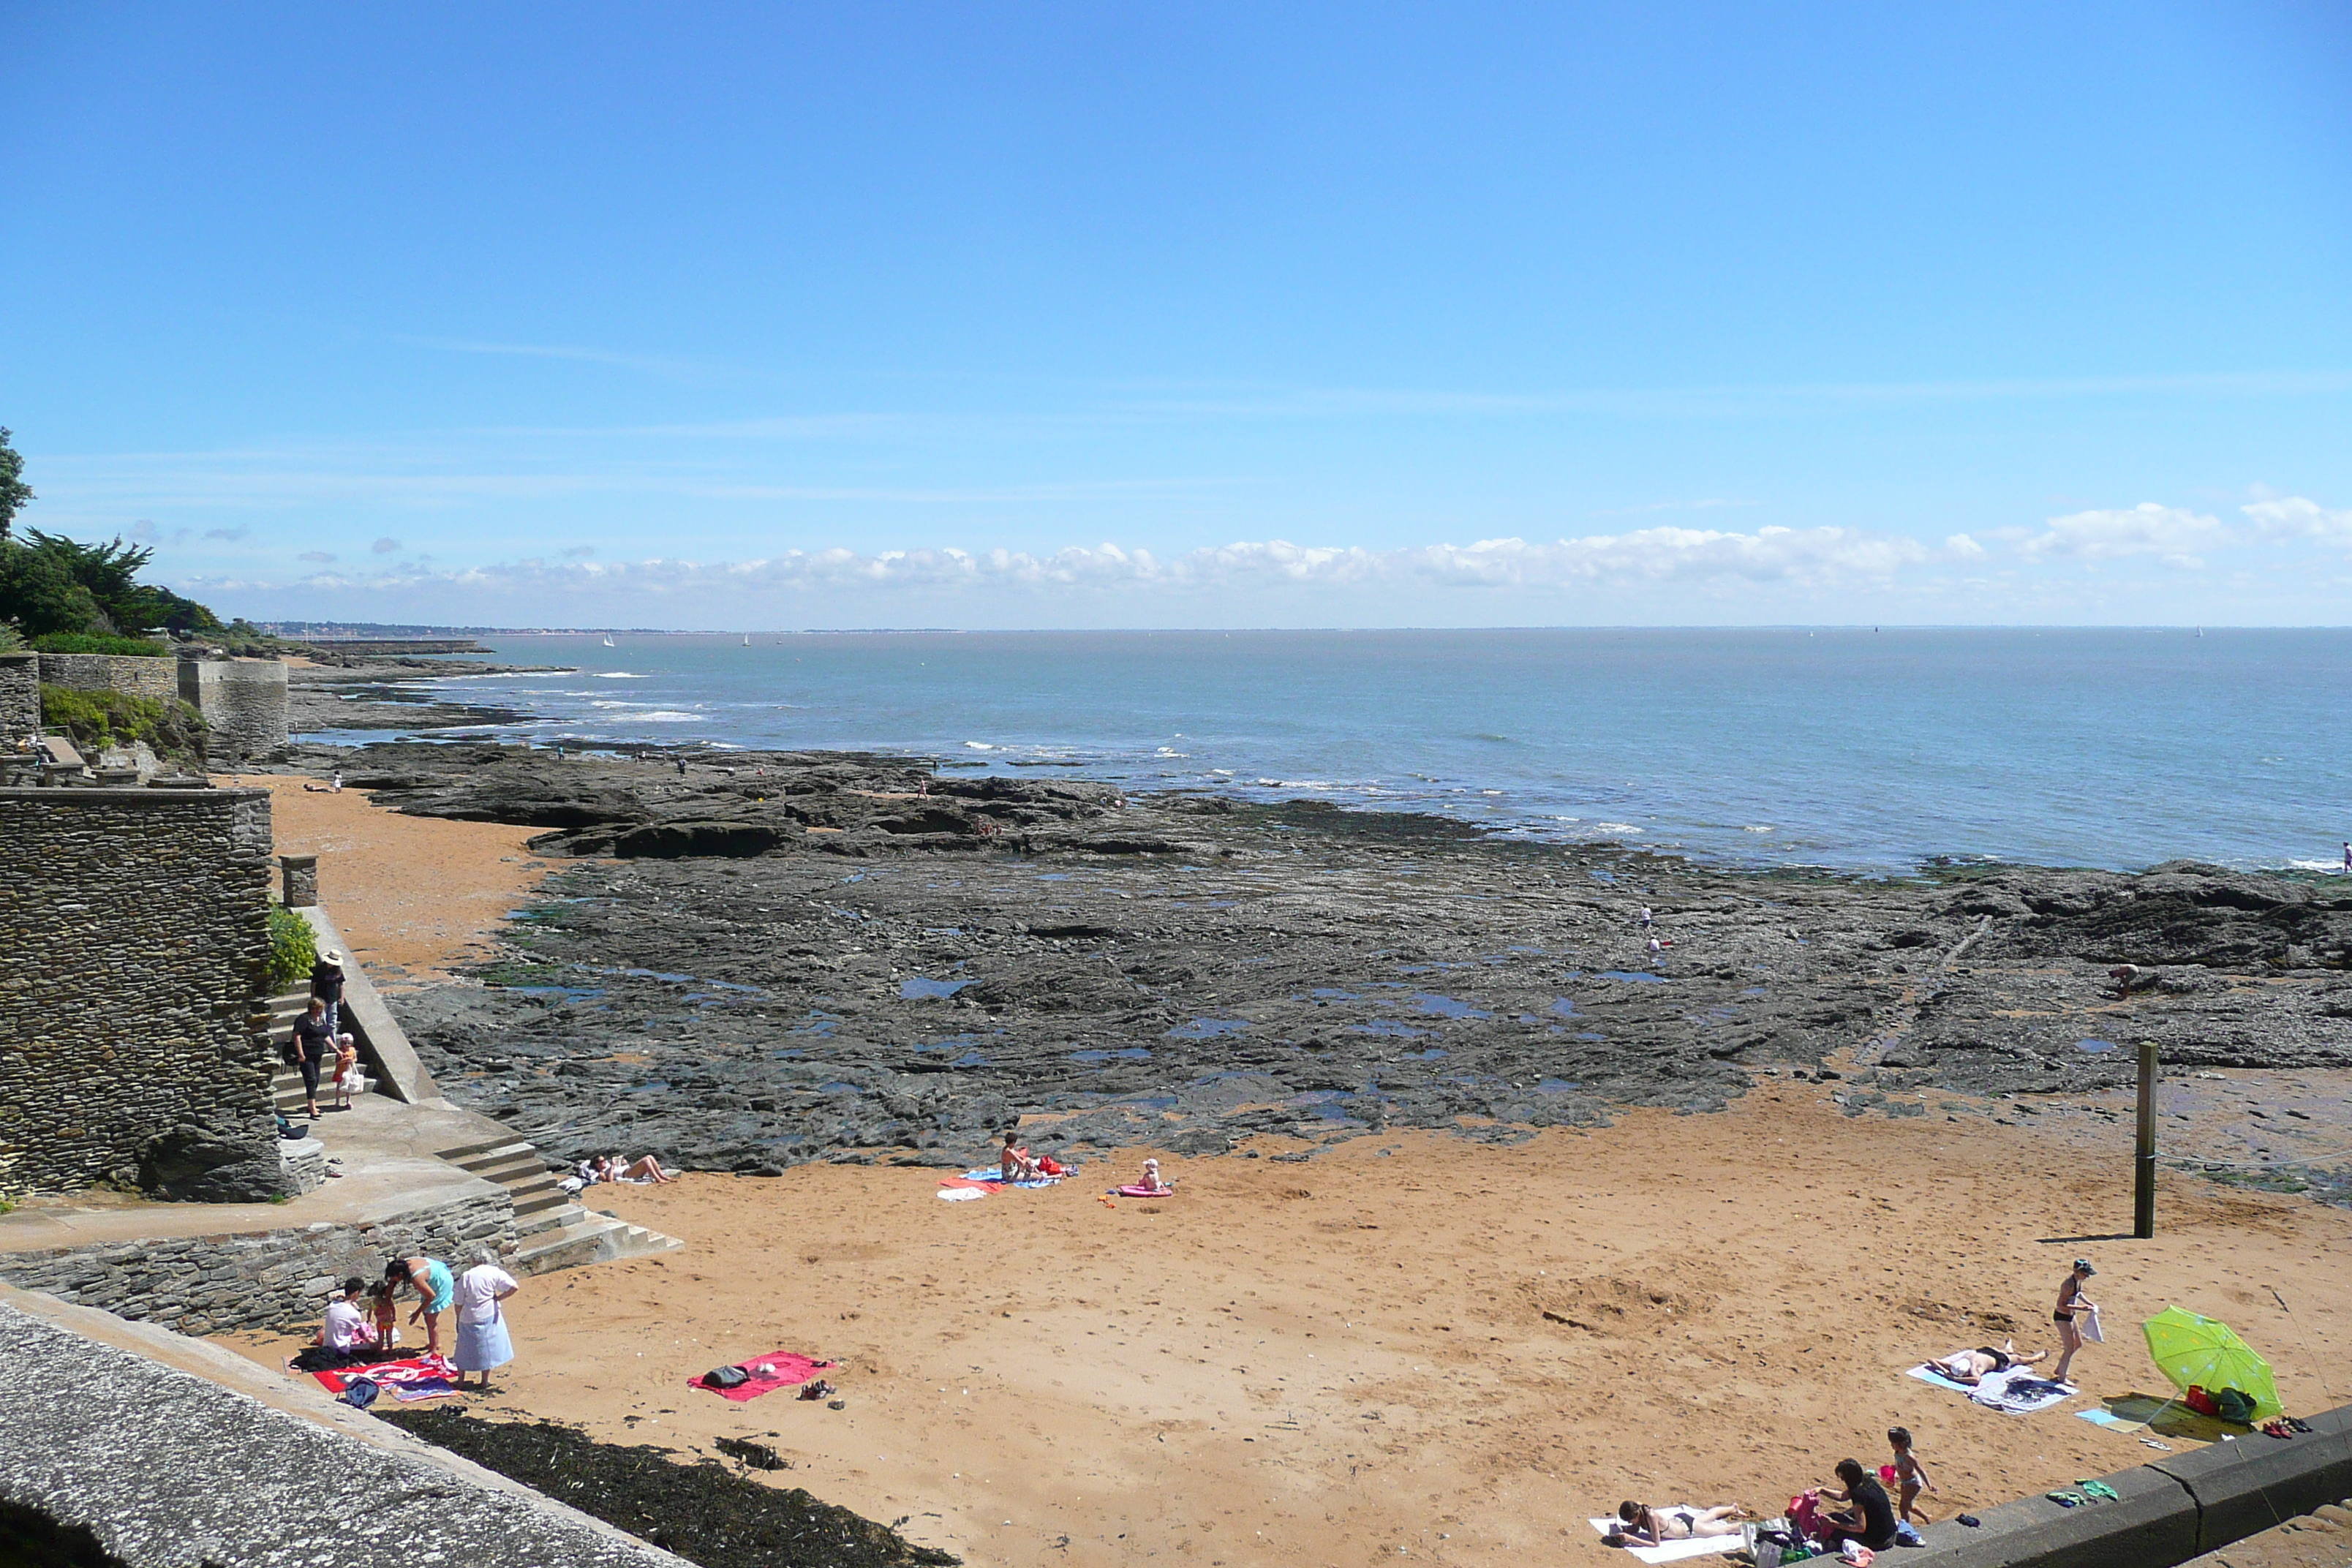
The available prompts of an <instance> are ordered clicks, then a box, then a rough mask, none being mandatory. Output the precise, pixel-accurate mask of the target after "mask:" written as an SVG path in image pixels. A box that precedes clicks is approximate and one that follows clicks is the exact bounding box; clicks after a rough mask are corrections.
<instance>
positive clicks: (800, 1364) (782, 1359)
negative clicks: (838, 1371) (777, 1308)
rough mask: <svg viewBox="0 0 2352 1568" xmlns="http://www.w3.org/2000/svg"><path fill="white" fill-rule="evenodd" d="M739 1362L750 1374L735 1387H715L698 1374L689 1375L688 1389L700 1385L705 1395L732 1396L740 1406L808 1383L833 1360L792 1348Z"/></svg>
mask: <svg viewBox="0 0 2352 1568" xmlns="http://www.w3.org/2000/svg"><path fill="white" fill-rule="evenodd" d="M736 1364H737V1365H738V1366H740V1367H741V1368H742V1369H743V1371H744V1372H745V1373H747V1374H748V1375H747V1376H746V1377H745V1379H744V1381H743V1382H741V1383H740V1384H737V1385H736V1386H734V1387H733V1388H713V1387H711V1386H710V1385H709V1384H707V1383H705V1382H703V1381H702V1379H700V1378H698V1377H689V1378H688V1379H687V1380H686V1385H687V1386H688V1388H698V1389H700V1390H702V1391H703V1392H704V1393H705V1394H717V1395H719V1398H721V1399H730V1400H733V1401H734V1402H735V1403H736V1404H738V1405H740V1404H742V1403H743V1402H744V1401H746V1400H750V1399H757V1398H759V1397H760V1395H761V1394H773V1393H774V1392H775V1391H776V1390H777V1389H779V1388H791V1387H793V1385H794V1384H803V1383H806V1382H807V1381H808V1380H809V1379H810V1378H812V1377H814V1376H815V1375H816V1373H817V1369H818V1368H819V1367H824V1366H831V1365H832V1364H833V1363H831V1362H829V1361H811V1360H810V1359H809V1358H808V1357H806V1356H804V1355H795V1354H794V1353H793V1352H791V1351H770V1352H768V1353H767V1354H766V1355H757V1356H753V1357H751V1359H750V1360H749V1361H743V1362H738V1363H736Z"/></svg>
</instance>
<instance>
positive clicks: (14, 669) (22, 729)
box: [0, 653, 41, 747]
mask: <svg viewBox="0 0 2352 1568" xmlns="http://www.w3.org/2000/svg"><path fill="white" fill-rule="evenodd" d="M40 728H41V656H40V655H39V654H37V653H0V747H13V746H15V745H16V742H19V741H21V740H24V739H25V738H26V736H28V735H35V734H38V733H39V732H40Z"/></svg>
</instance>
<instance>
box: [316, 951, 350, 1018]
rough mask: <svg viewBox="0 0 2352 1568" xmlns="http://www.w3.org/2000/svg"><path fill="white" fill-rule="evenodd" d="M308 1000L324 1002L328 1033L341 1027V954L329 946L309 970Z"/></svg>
mask: <svg viewBox="0 0 2352 1568" xmlns="http://www.w3.org/2000/svg"><path fill="white" fill-rule="evenodd" d="M310 1000H312V1001H313V1002H323V1003H325V1004H326V1006H327V1032H328V1033H329V1034H334V1033H335V1032H336V1031H337V1030H339V1029H341V1027H342V1023H343V955H342V954H341V952H337V951H336V950H335V949H333V948H329V949H327V951H326V952H322V953H320V955H319V962H318V964H317V965H316V966H315V967H314V968H312V970H311V971H310Z"/></svg>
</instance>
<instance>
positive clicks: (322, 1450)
mask: <svg viewBox="0 0 2352 1568" xmlns="http://www.w3.org/2000/svg"><path fill="white" fill-rule="evenodd" d="M247 1389H249V1390H250V1391H251V1392H246V1391H245V1390H247ZM0 1432H5V1434H6V1440H5V1442H0V1557H6V1556H7V1551H8V1549H9V1548H10V1546H11V1544H12V1543H11V1542H10V1539H9V1537H10V1532H11V1529H12V1521H11V1520H10V1517H9V1516H11V1515H17V1516H19V1517H21V1513H22V1512H29V1513H30V1514H32V1515H34V1516H36V1517H37V1518H38V1519H41V1520H46V1521H48V1522H49V1523H50V1524H51V1525H53V1526H55V1527H58V1529H60V1530H61V1531H64V1532H65V1534H66V1536H67V1538H68V1540H71V1539H73V1538H76V1537H80V1536H81V1535H82V1532H84V1531H87V1532H88V1538H89V1539H92V1540H94V1541H95V1543H96V1545H97V1547H98V1548H99V1549H100V1551H102V1552H105V1553H106V1554H107V1559H108V1560H110V1561H111V1562H114V1563H123V1564H127V1565H128V1568H199V1565H200V1564H205V1563H236V1564H238V1565H239V1568H293V1565H295V1564H303V1565H306V1568H307V1565H310V1564H318V1563H331V1564H334V1565H335V1568H377V1565H381V1568H414V1565H415V1563H418V1562H419V1561H425V1562H441V1563H518V1564H521V1563H545V1564H556V1563H562V1564H564V1565H565V1568H572V1565H573V1564H577V1565H579V1568H683V1562H684V1560H683V1559H681V1558H677V1557H675V1556H672V1555H671V1554H670V1553H668V1552H664V1551H661V1550H660V1549H658V1548H656V1547H653V1546H648V1545H646V1543H645V1542H641V1541H637V1540H635V1539H634V1538H632V1537H630V1536H627V1535H624V1534H622V1533H621V1532H620V1531H616V1530H614V1529H613V1528H611V1527H610V1526H608V1525H605V1524H604V1523H601V1522H600V1521H596V1520H593V1519H590V1518H589V1517H588V1516H587V1515H585V1514H583V1513H579V1512H576V1511H575V1510H572V1509H569V1508H566V1507H564V1506H563V1505H562V1504H561V1503H558V1502H555V1501H553V1500H551V1499H548V1498H544V1497H541V1495H540V1494H539V1493H537V1492H534V1491H531V1490H530V1489H528V1488H524V1487H520V1486H518V1485H516V1484H515V1483H514V1482H512V1481H509V1480H507V1479H504V1478H503V1477H500V1476H496V1475H493V1474H491V1473H490V1472H489V1471H488V1470H485V1469H482V1468H480V1467H478V1466H476V1465H473V1464H469V1463H467V1461H466V1460H463V1459H460V1458H457V1456H455V1455H453V1454H447V1453H444V1452H443V1451H441V1450H440V1449H437V1448H435V1447H432V1446H431V1445H430V1444H427V1443H424V1442H421V1441H418V1440H417V1439H415V1438H413V1437H410V1436H408V1435H407V1434H405V1433H404V1432H400V1431H398V1430H396V1429H395V1428H393V1427H390V1426H385V1425H384V1424H383V1423H382V1422H379V1421H377V1420H376V1419H375V1417H374V1416H373V1415H362V1414H361V1413H360V1412H358V1411H355V1410H352V1409H349V1408H347V1407H345V1406H342V1405H337V1404H335V1403H334V1402H333V1401H332V1400H331V1399H329V1398H328V1397H327V1395H326V1394H325V1392H324V1391H323V1390H321V1389H320V1387H319V1386H318V1385H317V1384H315V1383H312V1382H310V1380H309V1379H303V1380H301V1381H300V1382H297V1381H296V1380H294V1379H292V1378H282V1379H273V1378H272V1376H271V1374H270V1373H268V1371H267V1370H266V1369H263V1368H259V1367H256V1366H254V1365H253V1364H252V1363H248V1362H246V1361H244V1360H243V1359H242V1358H240V1357H237V1356H236V1355H233V1354H232V1353H231V1352H227V1351H225V1350H222V1349H220V1348H219V1347H217V1346H215V1345H208V1344H205V1343H204V1342H201V1341H196V1340H189V1339H184V1338H183V1337H181V1336H180V1335H177V1334H173V1333H171V1332H169V1331H166V1330H163V1329H158V1328H154V1327H152V1326H151V1325H147V1324H142V1323H127V1322H124V1321H121V1319H117V1318H112V1317H110V1316H108V1315H107V1314H106V1313H103V1312H98V1311H95V1310H91V1309H89V1308H86V1307H69V1306H66V1305H64V1304H63V1303H60V1302H56V1301H52V1300H45V1299H42V1298H38V1297H28V1296H25V1295H21V1294H18V1293H16V1292H13V1291H11V1292H7V1293H6V1299H5V1300H0ZM20 1510H21V1512H20ZM27 1544H29V1543H27ZM8 1560H9V1561H16V1558H14V1557H8ZM36 1560H39V1559H36ZM67 1560H68V1561H77V1562H78V1561H82V1560H83V1559H82V1558H79V1557H74V1558H69V1559H67Z"/></svg>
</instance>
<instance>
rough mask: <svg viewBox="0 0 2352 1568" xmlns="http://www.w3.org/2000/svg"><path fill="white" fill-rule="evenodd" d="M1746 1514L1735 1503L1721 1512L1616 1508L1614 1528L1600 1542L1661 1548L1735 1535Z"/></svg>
mask: <svg viewBox="0 0 2352 1568" xmlns="http://www.w3.org/2000/svg"><path fill="white" fill-rule="evenodd" d="M1746 1511H1747V1510H1745V1509H1743V1508H1741V1507H1739V1506H1738V1504H1737V1503H1734V1504H1730V1505H1728V1506H1727V1507H1724V1508H1670V1509H1654V1508H1652V1507H1650V1506H1649V1505H1648V1504H1646V1503H1638V1502H1621V1503H1619V1504H1618V1505H1617V1521H1618V1523H1617V1528H1616V1529H1614V1530H1612V1531H1610V1532H1609V1533H1608V1534H1606V1535H1604V1536H1602V1537H1601V1544H1602V1545H1604V1546H1664V1544H1665V1543H1666V1542H1669V1541H1697V1540H1701V1539H1704V1538H1706V1537H1708V1536H1716V1535H1737V1534H1738V1533H1739V1516H1740V1515H1741V1514H1742V1513H1745V1512H1746Z"/></svg>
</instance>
